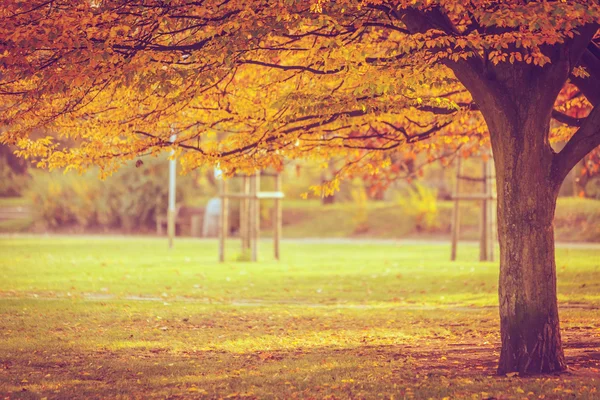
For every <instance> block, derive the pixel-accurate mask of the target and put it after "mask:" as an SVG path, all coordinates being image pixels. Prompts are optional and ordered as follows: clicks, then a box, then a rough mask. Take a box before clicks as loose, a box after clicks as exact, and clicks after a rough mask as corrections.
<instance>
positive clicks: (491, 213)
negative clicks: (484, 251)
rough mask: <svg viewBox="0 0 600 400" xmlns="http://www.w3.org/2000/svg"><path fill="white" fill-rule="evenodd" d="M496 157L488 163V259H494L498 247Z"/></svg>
mask: <svg viewBox="0 0 600 400" xmlns="http://www.w3.org/2000/svg"><path fill="white" fill-rule="evenodd" d="M494 170H495V168H494V159H493V158H490V160H489V161H488V163H487V171H488V172H487V176H488V180H487V190H486V193H487V194H488V195H489V197H490V199H491V200H489V202H488V226H489V229H488V242H489V250H488V259H489V260H490V261H494V251H495V247H496V236H495V232H494V231H495V226H496V216H495V204H496V202H495V201H494V200H493V197H494V185H495V182H496V180H495V179H494V178H495V172H494Z"/></svg>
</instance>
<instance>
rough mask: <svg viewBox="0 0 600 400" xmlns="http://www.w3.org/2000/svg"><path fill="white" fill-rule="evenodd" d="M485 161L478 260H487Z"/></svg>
mask: <svg viewBox="0 0 600 400" xmlns="http://www.w3.org/2000/svg"><path fill="white" fill-rule="evenodd" d="M487 164H488V163H487V161H486V160H483V164H482V172H483V178H482V179H483V193H484V197H483V199H482V200H481V221H479V261H487V260H488V239H487V238H488V199H487V198H486V197H485V196H487V195H488V192H487V189H488V184H487V182H488V178H487V173H488V168H487Z"/></svg>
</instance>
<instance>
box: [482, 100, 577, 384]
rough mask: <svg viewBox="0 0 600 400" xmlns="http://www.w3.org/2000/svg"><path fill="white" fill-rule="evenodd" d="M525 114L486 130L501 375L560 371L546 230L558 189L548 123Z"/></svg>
mask: <svg viewBox="0 0 600 400" xmlns="http://www.w3.org/2000/svg"><path fill="white" fill-rule="evenodd" d="M532 100H533V99H532ZM527 110H528V113H526V114H525V113H519V114H520V115H519V116H518V118H516V119H514V120H512V121H505V122H504V123H501V124H500V125H499V126H496V125H494V124H492V125H491V126H490V131H491V132H494V133H492V135H493V136H495V137H496V138H495V140H494V139H493V150H494V158H495V162H496V177H497V185H498V186H497V191H498V238H499V242H500V281H499V299H500V332H501V337H502V349H501V353H500V363H499V366H498V372H499V373H501V374H504V373H507V372H513V371H518V372H520V373H523V374H532V373H548V372H559V371H563V370H565V369H566V363H565V359H564V354H563V350H562V345H561V337H560V325H559V319H558V305H557V296H556V263H555V260H554V229H553V221H554V212H555V208H556V199H557V196H558V190H559V187H560V182H558V180H557V179H555V176H554V174H553V168H552V163H553V157H554V153H553V151H552V149H551V147H550V145H549V143H548V130H549V122H550V118H549V117H548V118H547V121H545V123H544V122H541V121H540V120H541V119H542V118H543V116H540V115H539V112H538V113H537V114H536V113H535V111H536V110H535V108H532V107H528V108H527ZM500 135H502V136H503V138H502V140H499V136H500Z"/></svg>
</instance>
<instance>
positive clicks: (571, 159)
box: [552, 105, 600, 183]
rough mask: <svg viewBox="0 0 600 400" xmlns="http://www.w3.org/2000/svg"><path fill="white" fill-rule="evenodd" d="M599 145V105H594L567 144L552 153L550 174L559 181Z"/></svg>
mask: <svg viewBox="0 0 600 400" xmlns="http://www.w3.org/2000/svg"><path fill="white" fill-rule="evenodd" d="M597 146H600V105H597V106H595V107H594V109H593V110H592V111H591V112H590V114H589V115H588V117H587V118H586V119H585V120H584V121H583V123H582V124H581V128H579V129H578V130H577V132H575V134H574V135H573V137H571V139H570V140H569V141H568V142H567V145H566V146H565V147H564V148H563V149H562V150H561V151H560V153H558V154H555V155H554V160H553V162H552V174H553V177H554V179H555V182H556V183H561V182H562V181H563V180H564V178H565V177H566V176H567V174H568V173H569V172H570V171H571V169H572V168H573V167H574V166H575V165H576V164H577V163H578V162H579V161H580V160H581V159H582V158H583V157H585V156H586V155H587V154H588V153H589V152H591V151H592V150H594V149H595V148H596V147H597Z"/></svg>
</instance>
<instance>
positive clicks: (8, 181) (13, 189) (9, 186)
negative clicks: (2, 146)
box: [0, 156, 29, 197]
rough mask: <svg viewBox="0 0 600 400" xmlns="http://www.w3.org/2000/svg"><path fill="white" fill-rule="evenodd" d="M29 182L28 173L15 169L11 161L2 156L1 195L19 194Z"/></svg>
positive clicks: (0, 173)
mask: <svg viewBox="0 0 600 400" xmlns="http://www.w3.org/2000/svg"><path fill="white" fill-rule="evenodd" d="M28 183H29V176H28V175H27V174H26V173H19V172H18V171H15V170H14V169H13V168H12V166H11V165H10V164H9V161H8V160H7V159H6V158H5V157H1V156H0V197H9V196H19V195H20V194H21V193H22V192H23V190H24V189H25V188H26V187H27V184H28Z"/></svg>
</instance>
